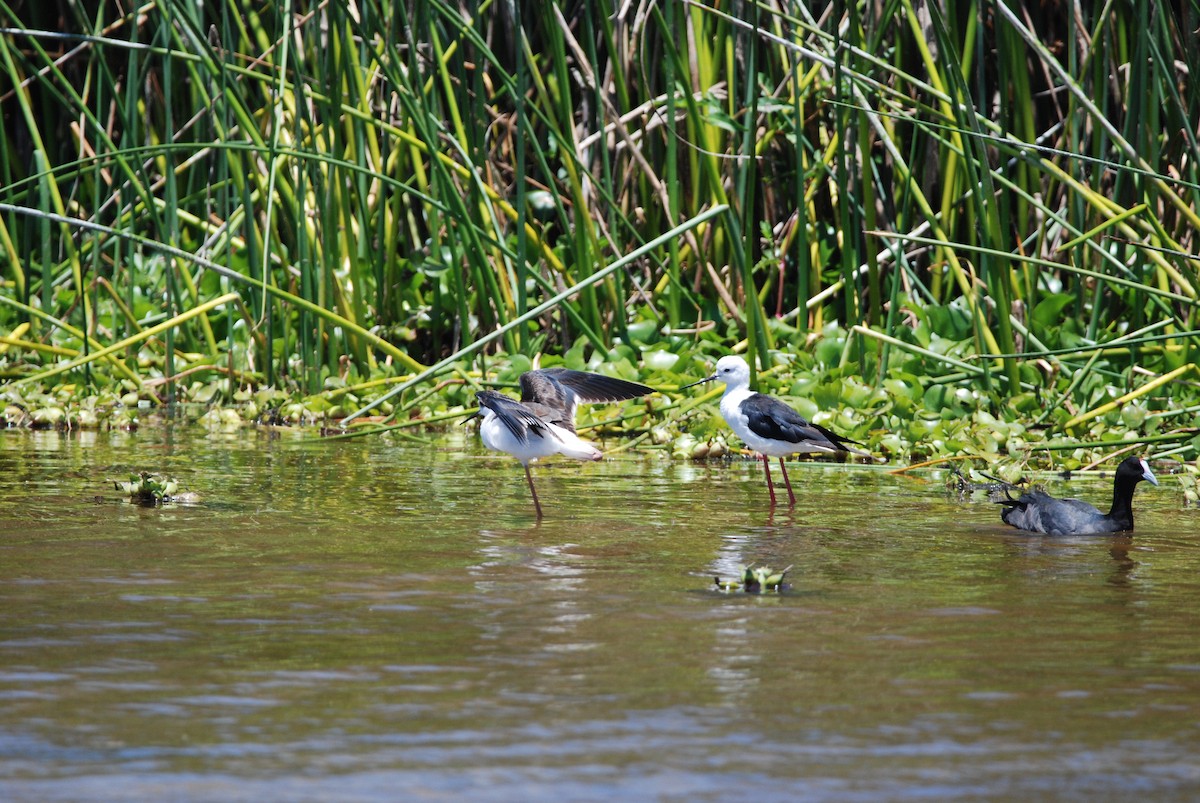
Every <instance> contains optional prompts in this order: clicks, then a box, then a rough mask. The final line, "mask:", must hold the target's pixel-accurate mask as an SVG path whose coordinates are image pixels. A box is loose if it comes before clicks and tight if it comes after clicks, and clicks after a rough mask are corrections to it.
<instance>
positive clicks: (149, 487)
mask: <svg viewBox="0 0 1200 803" xmlns="http://www.w3.org/2000/svg"><path fill="white" fill-rule="evenodd" d="M113 487H114V488H116V489H117V490H118V491H121V492H123V493H127V494H129V501H130V502H132V503H133V504H135V505H141V506H142V507H158V506H159V505H161V504H162V503H163V502H170V501H172V500H173V499H174V498H175V496H176V494H177V493H178V491H179V483H178V482H177V481H175V480H173V479H170V478H169V477H164V476H162V475H161V474H151V473H150V472H148V471H141V472H138V473H137V474H130V475H129V482H113Z"/></svg>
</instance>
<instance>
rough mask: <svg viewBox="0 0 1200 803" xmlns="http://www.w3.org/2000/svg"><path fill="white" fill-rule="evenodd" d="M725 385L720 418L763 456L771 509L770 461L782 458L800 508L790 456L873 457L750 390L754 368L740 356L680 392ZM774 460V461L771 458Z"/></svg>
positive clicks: (785, 479)
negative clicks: (787, 460)
mask: <svg viewBox="0 0 1200 803" xmlns="http://www.w3.org/2000/svg"><path fill="white" fill-rule="evenodd" d="M714 380H715V381H718V382H724V383H725V394H724V395H723V396H722V397H721V415H722V417H724V419H725V421H726V423H728V424H729V426H730V427H731V428H732V429H733V431H734V432H735V433H737V436H738V437H739V438H741V439H742V441H743V442H745V444H746V445H747V446H749V447H750V448H751V449H753V450H754V451H756V452H758V453H759V454H760V455H762V461H763V471H764V472H765V473H766V475H767V491H768V492H770V494H771V506H772V507H774V506H775V483H773V482H772V481H771V461H770V457H778V458H779V468H780V470H781V471H783V482H784V484H785V485H786V486H787V492H788V500H789V502H790V504H792V505H795V504H796V494H795V493H793V492H792V481H791V479H790V478H789V477H788V473H787V466H785V465H784V463H783V458H784V457H785V456H787V455H790V454H806V453H824V454H845V453H848V452H850V453H853V454H859V455H862V456H864V457H871V456H872V455H871V454H870V453H869V452H864V451H862V450H860V449H855V448H854V447H853V446H849V445H848V444H851V443H853V444H857V443H858V442H857V441H852V440H850V439H849V438H843V437H842V436H840V435H837V434H835V433H833V432H830V431H829V430H827V429H825V427H822V426H820V425H819V424H812V423H809V422H808V421H806V420H805V419H804V417H803V416H802V415H800V414H799V413H798V412H796V411H795V410H793V409H792V408H791V407H789V406H788V405H786V404H784V403H783V402H781V401H780V400H779V399H776V398H774V397H772V396H767V395H766V394H763V393H755V392H754V391H752V390H750V366H749V365H747V364H746V361H745V360H743V359H742V358H741V357H737V356H734V355H729V356H728V357H722V358H721V359H719V360H717V367H716V372H715V373H714V374H713V375H712V376H710V377H706V378H705V379H701V380H700V381H699V382H693V383H692V384H690V385H684V386H683V387H682V388H680V390H684V389H686V388H692V387H695V386H696V385H702V384H704V383H705V382H712V381H714ZM768 455H769V456H770V457H769V456H768Z"/></svg>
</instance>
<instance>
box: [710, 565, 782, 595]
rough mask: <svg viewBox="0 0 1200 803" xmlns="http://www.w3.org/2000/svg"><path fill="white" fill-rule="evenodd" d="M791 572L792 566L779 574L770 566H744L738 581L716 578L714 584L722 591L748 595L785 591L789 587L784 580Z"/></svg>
mask: <svg viewBox="0 0 1200 803" xmlns="http://www.w3.org/2000/svg"><path fill="white" fill-rule="evenodd" d="M791 570H792V567H791V566H788V567H787V568H786V569H784V570H783V571H779V572H777V571H775V570H774V569H772V568H771V567H770V566H758V567H755V566H743V567H742V574H741V577H739V578H738V579H736V580H722V579H721V578H720V577H714V578H713V582H714V583H716V584H717V588H719V589H721V590H722V591H745V592H746V593H748V594H758V593H761V592H763V591H783V590H784V589H786V588H789V585H788V584H787V583H785V582H784V581H783V578H784V576H785V575H787V573H788V572H790V571H791Z"/></svg>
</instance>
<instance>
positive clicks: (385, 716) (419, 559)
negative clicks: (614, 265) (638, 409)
mask: <svg viewBox="0 0 1200 803" xmlns="http://www.w3.org/2000/svg"><path fill="white" fill-rule="evenodd" d="M139 469H146V470H153V471H159V472H162V473H165V474H168V475H171V476H174V477H176V478H178V479H180V480H181V481H182V482H183V484H184V485H185V487H186V488H187V489H189V490H192V491H195V492H196V493H198V494H199V495H200V503H199V504H197V505H195V506H188V507H180V506H170V505H168V506H165V507H163V508H160V509H146V508H139V507H135V506H133V505H129V504H127V503H122V502H121V501H120V499H119V498H118V495H117V494H116V493H115V492H114V491H113V490H112V484H111V482H109V480H112V479H123V478H126V477H127V475H128V472H129V471H131V470H139ZM535 471H536V473H537V480H538V487H539V492H540V494H541V495H542V502H543V505H544V506H545V507H546V514H547V515H546V517H545V518H544V519H543V520H542V521H540V522H539V521H537V520H536V519H534V517H533V515H532V512H533V511H532V504H531V502H530V500H529V497H528V490H527V488H526V487H525V483H524V478H523V475H522V473H521V469H520V466H519V464H517V463H516V462H515V461H513V460H510V459H508V458H506V457H503V456H497V455H493V454H486V453H484V452H482V451H480V449H479V448H478V446H477V445H476V443H475V442H474V441H473V439H472V438H471V437H470V436H469V435H467V434H463V433H461V432H456V433H454V434H452V435H450V436H448V437H447V438H445V439H444V440H439V441H437V442H436V443H435V444H434V446H433V447H432V448H418V447H414V446H411V445H405V444H401V443H394V442H388V441H384V440H360V441H350V442H336V443H331V442H320V441H315V440H310V439H307V438H305V437H302V436H298V435H296V434H294V433H283V434H282V435H281V436H269V435H267V434H265V433H238V434H237V435H236V436H232V437H208V436H206V434H205V433H203V432H196V431H194V430H192V431H183V430H172V429H170V428H162V429H147V430H144V431H142V432H139V433H136V434H129V433H103V434H96V433H84V434H75V435H60V434H56V433H27V432H8V433H4V439H3V440H2V441H0V605H2V606H3V610H4V612H5V615H4V619H3V626H2V628H0V797H2V798H4V799H6V800H82V799H87V800H104V799H121V800H158V799H162V798H163V797H164V796H167V797H170V798H171V799H176V800H193V799H194V800H207V799H222V800H264V799H288V800H329V799H337V800H391V799H394V798H395V797H396V796H397V793H398V792H402V793H403V794H404V795H405V796H414V797H424V798H432V799H444V798H449V797H452V796H453V797H460V796H462V795H463V794H467V795H470V796H471V797H472V798H474V799H481V800H512V799H522V800H555V801H559V800H595V799H607V798H613V797H618V796H635V795H636V796H638V797H643V798H645V797H650V798H655V797H658V798H671V799H674V798H682V797H685V796H686V797H689V798H693V799H699V800H718V799H719V800H725V799H729V798H730V797H732V796H743V795H746V794H747V793H751V794H758V795H774V796H786V798H787V799H795V800H839V801H844V800H880V799H896V798H914V799H928V798H933V797H945V798H955V799H958V798H964V797H965V798H978V799H1008V798H1022V797H1024V798H1028V797H1034V798H1042V799H1044V798H1048V797H1055V798H1057V797H1071V798H1088V799H1105V798H1107V799H1114V798H1123V797H1127V796H1128V795H1130V794H1135V793H1149V794H1153V795H1159V796H1164V795H1165V796H1168V797H1171V796H1174V797H1187V796H1189V795H1190V794H1192V793H1195V792H1198V791H1200V770H1197V769H1196V766H1197V765H1196V763H1195V761H1194V756H1193V753H1194V746H1195V744H1196V740H1197V737H1198V736H1200V733H1198V728H1200V654H1198V653H1197V647H1196V644H1197V642H1196V638H1195V627H1194V614H1193V611H1194V608H1195V600H1196V598H1197V594H1196V591H1197V583H1198V579H1197V578H1200V572H1198V571H1197V569H1198V568H1200V567H1198V562H1200V561H1198V560H1197V551H1196V548H1195V545H1196V543H1197V536H1198V535H1200V520H1198V519H1197V518H1196V514H1195V513H1194V512H1190V511H1183V510H1181V509H1180V508H1179V507H1178V504H1179V499H1178V498H1177V496H1176V495H1175V494H1173V493H1172V492H1170V491H1168V490H1165V489H1164V490H1157V491H1155V492H1153V493H1140V494H1139V496H1138V498H1137V500H1136V504H1137V505H1138V512H1139V519H1138V522H1139V531H1138V533H1137V535H1136V536H1134V537H1132V538H1130V537H1117V538H1075V539H1055V538H1046V537H1038V536H1026V535H1021V534H1018V533H1016V532H1015V531H1012V530H1010V529H1008V528H1006V527H1004V526H1003V525H1001V524H1000V523H999V517H998V512H997V510H996V508H995V507H994V506H993V505H991V504H989V503H987V501H986V500H985V499H983V498H982V497H976V498H970V499H965V500H960V499H958V498H955V497H952V496H950V495H948V494H947V493H945V491H944V489H943V486H942V485H941V484H940V478H939V477H938V475H935V474H931V475H927V476H926V478H924V479H911V478H899V477H893V476H889V475H887V474H885V473H883V472H881V471H879V470H873V469H867V468H861V467H845V466H826V465H819V464H798V465H796V466H795V468H794V469H793V470H792V472H791V473H792V478H793V482H794V484H795V485H796V487H797V491H798V493H799V496H800V501H799V504H798V505H797V506H796V508H795V509H793V510H788V509H786V508H779V509H776V510H775V511H773V512H772V511H770V510H769V509H768V508H767V506H766V504H765V503H766V492H765V489H764V488H763V485H762V474H761V470H760V469H759V467H758V466H757V465H756V464H755V463H753V462H751V461H740V460H738V461H731V462H723V463H712V464H694V463H680V462H671V461H665V460H660V459H657V458H654V457H644V456H626V455H622V456H618V457H615V458H613V459H610V460H607V461H604V462H602V463H598V464H589V465H583V464H577V463H567V462H559V463H554V462H552V463H548V464H546V465H543V466H538V467H536V468H535ZM1071 490H1072V492H1074V490H1075V489H1074V488H1072V489H1071ZM1091 490H1092V488H1091V487H1088V486H1085V487H1084V488H1083V489H1082V490H1080V491H1078V493H1079V494H1080V495H1085V496H1087V495H1090V492H1091ZM1096 490H1097V491H1098V494H1099V495H1103V492H1102V489H1099V486H1097V487H1096ZM744 564H756V565H761V564H767V565H771V566H777V567H780V568H782V567H783V566H787V565H791V566H793V568H792V570H791V572H790V574H789V580H790V581H791V583H792V588H791V590H790V591H789V592H787V593H784V594H761V595H752V594H744V593H722V592H719V591H717V590H715V587H714V586H713V580H712V578H713V576H714V575H720V576H734V575H736V574H737V573H738V571H739V567H740V566H742V565H744Z"/></svg>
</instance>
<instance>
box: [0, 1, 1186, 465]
mask: <svg viewBox="0 0 1200 803" xmlns="http://www.w3.org/2000/svg"><path fill="white" fill-rule="evenodd" d="M518 6H519V8H518ZM470 13H474V14H475V15H476V16H474V17H472V16H468V15H467V14H464V11H463V9H462V8H459V7H457V6H450V5H445V4H443V3H441V2H434V3H413V2H401V3H390V2H388V3H384V2H381V0H366V2H364V3H359V4H357V5H352V6H347V5H345V4H337V3H334V4H312V3H299V4H295V3H293V4H274V5H270V4H268V5H266V6H264V5H262V4H253V3H246V2H244V0H232V2H230V3H225V4H215V5H214V4H202V5H197V4H194V3H185V2H182V1H181V0H166V1H165V2H161V3H155V4H152V5H150V6H146V7H144V8H142V7H139V8H138V9H136V10H129V11H128V13H126V12H125V10H124V7H122V6H119V5H112V4H98V5H97V4H77V3H62V2H54V3H42V4H17V5H15V6H14V5H12V4H0V25H3V27H5V29H6V31H7V32H6V33H5V35H4V37H3V39H2V40H0V72H3V74H4V75H5V77H6V79H7V80H6V81H5V82H4V85H5V86H7V87H9V89H7V90H0V110H2V111H3V119H4V121H5V122H4V132H3V137H0V336H2V337H0V376H3V377H4V379H5V380H6V381H7V382H8V383H9V385H10V387H9V388H8V392H10V394H13V393H15V394H16V396H15V397H12V398H10V399H9V401H10V402H11V404H10V406H11V407H12V409H13V410H14V411H15V412H12V413H11V414H9V413H6V416H5V417H6V419H7V420H9V421H10V422H14V423H30V422H33V423H34V424H36V425H39V426H75V425H78V426H99V425H101V422H102V421H103V420H105V414H104V411H107V410H117V409H121V410H127V409H136V404H133V405H129V404H124V405H116V404H114V403H113V402H112V399H114V398H121V397H123V396H127V395H129V394H133V396H132V401H134V402H137V401H143V402H148V403H150V404H152V405H157V404H159V403H164V402H172V401H195V402H199V403H203V404H205V405H213V406H218V407H219V406H232V405H235V404H240V405H249V404H253V409H248V408H246V407H243V408H242V409H241V410H240V411H239V413H238V421H263V420H266V421H268V422H278V423H284V422H297V423H299V422H308V423H317V422H322V423H323V422H329V421H333V420H337V419H339V418H341V417H342V416H345V415H347V414H355V413H362V412H365V411H366V410H367V409H368V407H370V409H372V410H375V411H377V412H382V413H384V414H385V415H396V416H398V417H399V418H403V415H407V416H409V417H410V418H411V417H413V416H416V417H418V418H419V417H421V416H422V415H428V416H434V417H436V416H439V415H442V414H443V413H446V412H450V411H453V410H456V409H458V408H460V407H461V406H463V405H466V404H469V403H470V398H471V397H470V389H471V383H474V382H479V381H482V380H483V378H484V375H485V374H486V376H487V377H488V378H489V379H495V380H497V381H500V382H502V383H504V382H511V381H513V379H514V378H515V376H516V375H517V374H518V373H519V372H520V370H521V369H522V366H527V365H529V364H532V361H533V360H534V359H541V360H542V364H550V363H551V361H552V360H553V359H558V356H557V355H561V359H562V361H563V363H564V364H566V365H569V366H571V367H578V368H584V367H586V368H589V369H592V370H595V369H597V368H598V367H600V366H603V369H604V370H608V371H611V372H612V373H614V374H615V375H620V376H625V377H629V378H641V379H644V380H654V381H661V382H663V383H665V384H666V385H671V384H672V383H679V382H682V381H683V380H684V378H687V377H695V376H697V375H699V374H701V373H702V372H703V371H704V370H705V369H704V367H703V366H704V365H705V364H706V363H707V362H711V360H712V359H714V358H715V357H716V356H718V355H719V354H721V353H724V352H727V351H729V350H730V349H734V348H737V349H739V350H743V351H744V352H745V353H746V354H747V355H748V356H749V357H750V358H751V362H752V364H753V365H754V366H755V369H756V370H759V371H763V372H771V371H772V368H773V367H774V368H775V371H774V372H773V373H766V374H764V376H765V378H764V379H763V380H762V383H763V384H764V385H765V386H766V387H767V388H769V389H771V390H772V391H773V392H778V393H781V394H782V395H783V396H784V397H785V398H787V399H788V400H789V401H791V402H793V403H794V404H796V406H797V407H798V408H799V409H801V411H802V412H804V413H805V414H806V415H809V416H811V417H813V418H815V419H817V420H820V417H821V416H822V415H828V416H832V417H834V418H835V419H836V423H838V424H839V425H842V426H846V427H849V428H850V429H851V430H852V433H851V434H852V435H853V434H856V435H857V437H858V438H863V439H865V442H867V443H869V444H871V445H872V446H873V447H876V448H880V449H882V450H884V451H885V452H887V453H888V454H889V455H894V456H897V457H899V456H921V455H924V454H927V453H929V452H931V451H932V452H938V451H951V452H953V451H956V450H967V449H981V450H983V451H984V452H986V453H988V454H993V453H999V452H1002V451H1003V450H1004V449H1005V448H1007V449H1009V450H1010V451H1011V450H1012V445H1013V444H1014V443H1019V444H1021V445H1022V446H1025V445H1029V444H1030V443H1033V442H1034V440H1036V439H1037V438H1038V437H1040V436H1041V435H1043V434H1044V435H1045V436H1046V437H1047V438H1049V439H1050V440H1048V441H1047V442H1049V443H1058V442H1059V441H1061V440H1062V439H1064V438H1074V439H1081V440H1085V441H1086V440H1089V439H1090V440H1105V439H1106V438H1107V439H1108V440H1114V439H1127V438H1128V437H1129V436H1130V433H1132V436H1133V437H1157V436H1159V435H1165V434H1169V433H1170V432H1171V431H1178V432H1179V433H1180V434H1179V438H1178V440H1177V441H1176V442H1175V445H1173V446H1169V447H1168V448H1167V451H1168V452H1170V451H1173V450H1175V449H1184V450H1185V451H1184V452H1180V453H1186V454H1188V455H1193V456H1194V449H1193V447H1191V446H1190V445H1189V444H1190V443H1191V439H1192V436H1191V435H1190V434H1188V433H1187V431H1186V427H1187V426H1188V425H1190V424H1192V423H1193V422H1192V420H1190V417H1188V416H1184V417H1182V418H1181V417H1179V416H1176V415H1174V414H1173V411H1175V410H1180V409H1190V408H1192V407H1195V406H1196V405H1197V402H1198V401H1200V400H1198V399H1197V396H1198V395H1200V394H1198V393H1197V385H1196V380H1197V376H1196V375H1195V373H1194V372H1192V373H1187V372H1185V373H1182V374H1178V375H1176V374H1173V373H1172V372H1174V371H1179V370H1183V369H1186V368H1187V366H1189V365H1191V364H1194V363H1195V358H1196V348H1197V335H1198V332H1200V325H1198V324H1200V321H1198V320H1197V318H1198V316H1197V295H1196V293H1197V286H1198V285H1197V281H1198V277H1197V260H1196V258H1195V257H1194V256H1193V255H1194V254H1195V253H1196V252H1197V251H1198V250H1200V246H1198V244H1197V241H1196V239H1197V232H1200V212H1198V211H1197V207H1198V203H1197V201H1198V200H1200V175H1198V174H1197V170H1198V167H1197V165H1198V164H1200V145H1198V144H1197V141H1196V136H1195V126H1194V121H1195V118H1196V115H1195V110H1196V109H1197V108H1200V83H1197V82H1196V81H1192V80H1189V78H1188V75H1189V71H1188V70H1189V67H1188V65H1192V67H1191V69H1195V67H1196V65H1200V43H1198V40H1197V39H1196V37H1194V36H1193V35H1192V32H1193V31H1194V30H1195V29H1196V27H1197V16H1196V10H1195V8H1194V7H1192V6H1188V5H1187V4H1184V5H1179V6H1171V5H1170V4H1167V5H1163V4H1106V5H1103V6H1097V7H1095V8H1092V7H1088V8H1078V9H1077V8H1076V7H1075V6H1068V5H1067V4H1064V3H1049V4H1040V5H1039V4H1033V3H1017V4H1015V5H1014V4H1003V3H1002V4H990V5H968V6H965V7H958V6H953V7H945V6H944V5H942V4H936V3H935V4H921V5H920V6H919V7H917V6H916V5H914V4H913V3H911V2H909V0H901V2H897V3H891V4H884V5H882V6H878V5H870V4H868V5H866V6H861V7H859V6H853V5H852V6H849V7H847V6H845V5H843V4H823V3H817V4H808V5H804V4H792V3H785V4H776V3H769V4H749V3H743V4H734V5H733V6H727V5H720V4H700V5H686V6H685V5H679V4H668V5H666V6H654V7H652V8H651V9H650V12H649V13H648V14H647V15H645V16H637V17H636V18H635V17H633V16H629V15H633V14H635V13H640V12H637V9H636V8H635V7H632V6H627V5H621V4H619V3H614V2H609V1H608V0H605V2H600V3H597V4H591V5H588V4H576V5H574V6H571V7H562V6H560V5H556V4H551V3H532V4H528V3H527V4H517V5H514V4H511V3H485V4H481V5H479V6H478V7H477V8H475V7H473V8H472V11H471V12H470ZM514 13H519V19H514V18H512V17H511V15H512V14H514ZM413 32H419V34H418V35H415V36H414V33H413ZM665 232H673V235H672V236H670V237H665V238H664V237H663V236H662V235H663V234H664V233H665ZM623 260H624V261H623ZM570 288H575V289H574V290H572V291H569V292H565V291H568V289H570ZM497 357H499V359H498V360H497V359H496V358H497ZM493 368H499V369H500V371H499V372H495V371H493V370H492V369H493ZM467 377H469V381H468V379H467ZM1163 377H1170V378H1171V379H1172V381H1169V382H1160V383H1157V384H1156V381H1157V380H1158V379H1161V378H1163ZM434 383H439V384H434ZM447 383H448V384H447ZM435 387H436V388H437V389H438V390H439V392H442V393H444V394H445V398H444V399H442V400H441V402H440V403H435V402H434V401H433V399H432V397H431V396H430V395H429V394H430V391H431V388H435ZM64 389H69V392H66V391H64ZM263 389H271V391H272V392H278V393H282V394H283V395H282V398H278V399H274V400H272V401H271V402H270V403H265V404H264V403H260V402H259V401H253V402H251V401H250V396H249V394H254V393H258V392H260V391H261V390H263ZM39 394H40V396H39ZM27 395H28V396H31V398H30V399H24V398H23V397H24V396H27ZM89 395H90V396H94V397H95V398H96V399H98V401H96V402H93V403H91V408H90V411H88V410H85V409H84V408H85V407H87V404H85V403H83V402H80V401H78V400H77V398H86V397H88V396H89ZM34 396H37V397H38V398H32V397H34ZM18 397H20V398H18ZM43 397H44V398H43ZM1130 404H1136V405H1138V406H1139V409H1141V410H1143V411H1144V412H1145V418H1142V419H1140V421H1141V423H1138V421H1139V419H1138V418H1137V416H1133V417H1122V415H1121V414H1120V413H1121V411H1122V409H1125V408H1127V407H1128V406H1129V405H1130ZM1109 405H1114V406H1113V408H1112V410H1110V409H1109V407H1108V406H1109ZM56 410H57V411H58V412H55V411H56ZM97 411H99V412H97ZM1114 412H1115V413H1116V418H1113V417H1112V413H1114ZM402 414H403V415H402ZM672 414H673V415H674V414H675V413H672ZM678 415H679V416H680V417H679V418H678V419H677V420H672V421H671V422H670V423H669V425H668V426H667V430H668V431H665V432H664V431H663V430H661V429H660V431H659V435H657V436H655V437H654V438H650V439H648V440H649V441H662V443H661V444H660V445H664V444H666V443H667V442H670V443H674V444H675V446H674V447H673V451H674V452H675V453H680V454H683V453H686V454H689V455H693V454H697V453H700V452H704V453H705V454H710V453H712V451H713V449H714V447H715V448H716V451H717V452H718V453H721V452H722V450H723V448H724V444H723V442H720V441H717V440H714V438H718V437H719V436H720V434H721V432H722V430H721V428H720V426H719V421H718V422H716V423H715V424H714V423H713V421H712V419H713V417H712V415H709V414H707V413H704V412H701V411H700V410H698V409H695V408H694V407H692V406H688V407H686V409H682V410H681V411H680V412H679V413H678ZM982 415H986V416H988V418H981V416H982ZM1018 420H1019V423H1020V426H1021V427H1023V431H1020V432H1015V431H1011V430H1010V431H1007V432H1005V431H1002V430H1003V427H1000V426H999V423H1004V424H1006V425H1008V424H1013V423H1014V422H1017V421H1018ZM206 423H207V424H208V425H210V426H216V427H233V426H237V425H238V423H237V422H235V421H234V420H233V418H232V417H231V416H228V415H226V416H224V418H222V417H221V414H219V413H218V414H217V417H216V419H215V420H210V421H207V422H206ZM960 424H961V425H962V426H964V427H967V428H968V429H970V430H971V432H966V431H965V430H960V429H959V428H958V427H959V425H960ZM988 428H991V432H990V434H989V433H988ZM1172 428H1174V429H1172ZM1113 429H1116V430H1118V432H1117V433H1115V434H1116V435H1119V436H1120V437H1119V438H1117V437H1108V436H1111V435H1114V432H1112V431H1111V430H1113ZM1034 432H1036V433H1038V435H1036V436H1035V435H1033V434H1032V433H1034ZM972 433H976V434H972ZM978 433H984V434H978ZM685 434H686V435H688V436H689V437H693V438H695V442H691V443H688V442H681V441H679V438H680V437H682V436H683V435H685ZM663 438H666V440H663ZM1014 439H1015V440H1014ZM1030 439H1034V440H1030ZM1055 439H1057V440H1055ZM1166 443H1169V442H1166Z"/></svg>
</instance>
